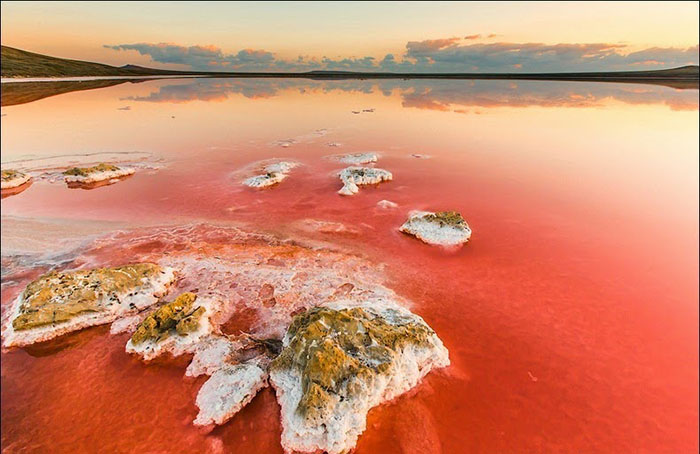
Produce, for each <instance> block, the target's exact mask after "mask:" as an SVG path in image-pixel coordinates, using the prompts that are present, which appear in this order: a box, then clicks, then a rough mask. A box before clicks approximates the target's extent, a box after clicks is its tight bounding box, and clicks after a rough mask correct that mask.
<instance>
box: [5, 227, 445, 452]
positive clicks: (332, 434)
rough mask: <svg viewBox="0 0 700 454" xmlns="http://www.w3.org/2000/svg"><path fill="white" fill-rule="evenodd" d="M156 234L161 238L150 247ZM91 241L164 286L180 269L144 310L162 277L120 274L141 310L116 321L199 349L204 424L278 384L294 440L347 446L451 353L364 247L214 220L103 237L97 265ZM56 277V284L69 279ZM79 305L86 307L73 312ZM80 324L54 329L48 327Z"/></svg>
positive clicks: (304, 448)
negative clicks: (310, 242)
mask: <svg viewBox="0 0 700 454" xmlns="http://www.w3.org/2000/svg"><path fill="white" fill-rule="evenodd" d="M153 244H159V247H158V248H157V249H156V250H150V249H149V245H153ZM96 251H99V254H100V255H102V254H106V256H110V257H114V256H118V255H120V254H121V255H123V256H129V257H132V258H137V259H138V260H139V261H143V262H157V263H158V265H154V264H150V263H148V264H144V265H143V266H144V268H143V269H142V270H140V272H141V273H148V271H147V270H148V269H151V268H153V269H154V270H155V269H156V268H155V267H157V269H159V270H163V271H164V272H165V274H163V276H164V278H163V279H162V282H160V287H159V289H158V290H163V291H164V290H165V289H166V288H167V285H169V284H170V282H172V280H173V279H174V276H175V272H174V271H173V270H177V276H178V282H177V284H176V290H175V291H173V292H171V293H176V294H177V295H178V296H177V297H175V298H169V301H170V302H167V303H163V304H161V305H160V306H159V307H157V308H156V309H150V310H144V311H142V312H141V313H138V314H137V313H135V312H136V310H138V309H141V308H144V307H148V306H150V305H151V304H152V303H153V302H154V300H155V299H156V298H155V297H154V295H155V294H156V293H160V292H155V291H153V290H152V291H150V292H149V291H146V290H145V288H143V287H146V286H147V285H148V284H147V282H148V283H150V286H151V287H153V288H154V289H155V280H154V279H151V280H144V279H142V280H141V282H142V286H143V287H139V289H140V290H138V291H136V294H133V292H134V291H135V290H133V289H131V290H124V289H123V288H122V287H121V286H120V287H119V289H120V290H124V291H125V292H126V294H125V295H124V297H123V298H122V302H121V303H120V305H123V304H127V305H129V307H131V304H132V303H133V305H134V306H135V307H136V308H137V309H136V310H134V311H131V310H130V311H125V312H124V313H122V314H121V315H123V316H125V317H124V318H122V319H120V320H118V321H117V322H115V323H114V324H113V326H112V332H114V333H117V332H130V333H131V338H130V339H129V341H128V342H127V344H126V350H127V351H128V352H130V353H132V354H136V355H140V356H141V357H143V358H144V359H145V360H151V359H154V358H156V357H158V356H160V355H164V354H168V355H173V356H178V355H182V354H191V355H192V360H191V362H190V364H189V365H188V367H187V370H186V372H185V375H187V376H191V377H197V376H200V375H208V376H209V378H208V380H207V381H206V382H205V383H204V384H203V385H202V387H201V388H200V390H199V392H198V394H197V397H196V405H197V407H198V408H199V413H198V414H197V416H196V418H195V419H194V421H193V423H194V424H195V425H199V426H212V425H216V424H223V423H225V422H226V421H227V420H229V419H230V418H231V417H233V416H234V415H235V414H236V413H237V412H238V411H239V410H240V409H241V408H243V407H244V406H245V405H246V404H247V403H248V402H250V401H251V400H252V399H253V397H254V396H255V395H256V393H257V392H258V391H259V390H260V389H262V388H264V387H266V386H268V384H272V386H273V387H274V388H275V391H276V394H277V399H278V402H279V403H280V406H281V408H282V413H281V414H282V425H283V434H282V446H283V448H284V449H285V451H286V452H288V453H292V452H309V453H312V452H319V451H326V452H328V453H330V454H335V453H341V452H347V451H348V450H350V449H352V448H353V446H354V445H355V444H356V442H357V438H358V436H359V435H360V434H361V433H362V432H363V431H364V429H365V425H366V415H367V412H368V411H369V409H370V408H372V407H373V406H376V405H379V404H381V403H382V402H385V401H387V400H390V399H393V398H394V397H396V396H398V395H400V394H402V393H404V392H405V391H407V390H409V389H411V388H412V387H414V386H416V385H417V384H418V383H419V381H420V380H421V378H422V377H424V376H425V375H426V374H427V373H428V372H429V371H430V370H432V369H434V368H438V367H444V366H447V365H448V364H449V359H448V352H447V349H446V348H445V347H444V346H443V344H442V342H441V341H440V339H439V338H438V337H437V335H436V334H435V333H434V332H433V330H432V329H431V328H430V327H429V326H428V325H427V324H426V323H425V322H424V321H423V319H422V318H420V317H419V316H417V315H415V314H413V313H411V312H410V311H409V310H408V308H407V307H408V306H409V305H410V302H408V301H406V300H403V299H402V298H401V297H399V296H398V295H396V294H395V293H394V292H393V291H391V290H390V289H388V288H386V287H384V286H383V285H382V283H381V282H382V281H383V276H382V273H381V267H379V266H377V265H375V264H373V263H370V262H368V261H366V260H364V259H362V258H359V257H356V256H352V255H349V254H345V253H341V252H337V251H333V250H329V249H325V248H320V247H315V248H311V247H307V246H303V245H300V244H298V243H295V242H293V241H289V240H280V239H277V238H274V237H271V236H267V235H260V234H254V233H247V232H244V231H241V230H239V229H234V228H224V227H213V226H206V225H190V226H183V227H164V228H155V229H154V228H151V229H143V230H137V231H132V232H121V233H118V234H116V235H114V236H112V237H106V238H103V239H99V240H96V241H95V242H94V243H93V246H92V249H90V248H88V249H87V250H85V251H84V252H83V260H84V262H85V263H90V257H93V255H94V254H95V253H96ZM133 266H137V265H133ZM103 270H119V268H114V269H99V270H94V271H87V272H85V271H83V272H82V273H88V275H90V273H92V274H95V273H97V274H100V275H103V274H104V271H103ZM123 271H124V270H121V271H119V272H123ZM134 271H135V270H134ZM114 272H117V271H114ZM54 274H61V273H54ZM63 274H65V273H63ZM127 274H129V273H127ZM136 274H139V273H136ZM166 274H167V276H166ZM49 275H52V273H50V274H49ZM52 279H53V278H52ZM57 279H59V281H60V278H57ZM74 279H76V280H77V281H76V283H75V284H74V285H73V291H74V292H75V291H76V290H78V291H79V292H88V289H90V288H91V283H92V284H94V282H95V278H92V279H86V278H83V277H82V275H81V277H80V278H78V277H77V276H76V277H74ZM115 279H116V276H115ZM41 280H42V278H40V279H39V280H38V281H41ZM102 280H105V279H102ZM127 281H129V282H132V281H133V279H127ZM145 281H147V282H145ZM51 282H52V284H51V286H49V287H48V288H53V287H55V286H56V285H58V284H60V282H59V283H56V282H55V281H53V280H52V281H51ZM102 285H104V284H102ZM36 286H37V284H36V282H35V283H32V284H30V285H29V286H28V287H27V290H25V293H27V294H28V295H30V294H33V293H32V291H31V290H30V288H34V287H36ZM39 287H41V288H47V287H46V286H45V285H43V286H39ZM61 288H62V287H61ZM110 288H111V287H110ZM99 294H100V295H103V294H105V295H108V294H107V293H105V291H101V293H99ZM120 295H121V293H120ZM45 298H50V297H49V296H48V294H47V295H45ZM105 298H106V297H101V298H95V299H96V300H98V301H100V302H103V301H107V300H109V298H106V299H105ZM50 300H51V301H52V300H53V299H50ZM20 301H22V300H20ZM95 304H96V303H95ZM18 307H19V306H18ZM91 307H92V306H91ZM107 307H110V308H111V307H112V306H107ZM251 311H253V312H254V313H255V315H256V316H255V317H254V320H253V321H251V322H250V323H249V324H248V326H246V328H245V330H246V332H245V333H244V332H242V329H241V330H239V331H238V332H236V330H234V331H233V332H231V330H230V329H224V327H225V326H226V324H227V323H230V322H231V321H234V322H236V321H237V320H238V318H239V317H240V316H241V314H243V313H247V312H251ZM18 313H19V312H18ZM23 313H24V312H23ZM88 314H92V312H89V313H88ZM98 314H99V312H98ZM77 317H82V313H78V314H77V315H75V316H74V318H71V319H70V320H74V319H75V318H77ZM14 318H15V319H16V317H14ZM114 318H116V317H112V318H111V319H112V320H113V319H114ZM91 324H95V323H86V324H83V325H81V326H80V327H82V326H89V325H91ZM60 326H61V324H60V323H56V324H52V325H46V327H48V328H49V330H51V329H59V327H60ZM78 327H79V326H78V325H76V327H75V328H74V329H78ZM41 328H42V327H37V328H31V329H41ZM71 330H72V329H70V330H61V331H47V332H50V333H51V334H50V336H47V337H45V338H50V337H54V336H56V335H59V334H62V333H64V332H68V331H71ZM28 331H29V330H27V332H28ZM27 343H29V342H27ZM27 343H21V344H18V343H11V344H10V345H26V344H27Z"/></svg>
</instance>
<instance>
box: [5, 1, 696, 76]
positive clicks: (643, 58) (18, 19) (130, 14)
mask: <svg viewBox="0 0 700 454" xmlns="http://www.w3.org/2000/svg"><path fill="white" fill-rule="evenodd" d="M698 13H699V10H698V3H697V2H677V3H672V2H664V3H662V2H659V3H654V2H640V3H627V2H620V3H617V2H598V3H577V2H571V3H563V2H562V3H547V2H534V3H509V2H503V3H439V2H431V3H364V2H363V3H351V2H346V3H306V2H294V3H293V2H284V3H220V2H212V3H184V2H183V3H179V2H172V3H171V2H162V3H157V2H128V3H127V2H125V3H117V2H55V3H50V2H47V3H43V2H2V44H3V45H7V46H12V47H17V48H20V49H25V50H29V51H33V52H38V53H42V54H48V55H53V56H59V57H64V58H72V59H81V60H89V61H97V62H102V63H107V64H112V65H123V64H127V63H131V64H138V65H145V66H151V67H158V68H172V69H200V70H201V69H207V70H243V71H245V70H270V71H296V70H300V71H301V70H312V69H339V70H382V71H399V70H400V71H416V72H420V71H422V72H425V71H445V72H458V71H513V72H517V71H521V72H528V71H529V72H532V71H579V70H584V71H585V70H621V69H659V68H667V67H675V66H682V65H686V64H698Z"/></svg>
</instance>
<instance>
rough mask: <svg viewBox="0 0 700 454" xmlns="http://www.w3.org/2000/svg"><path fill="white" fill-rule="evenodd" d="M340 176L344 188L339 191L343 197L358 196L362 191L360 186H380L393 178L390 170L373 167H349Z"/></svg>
mask: <svg viewBox="0 0 700 454" xmlns="http://www.w3.org/2000/svg"><path fill="white" fill-rule="evenodd" d="M338 176H339V177H340V181H342V182H343V187H342V188H341V189H340V190H339V191H338V194H341V195H353V194H357V192H358V191H359V190H360V188H359V187H358V185H366V184H378V183H381V182H382V181H391V179H392V178H393V176H392V175H391V172H389V171H388V170H384V169H377V168H373V167H347V168H345V169H343V170H342V171H341V172H340V174H339V175H338Z"/></svg>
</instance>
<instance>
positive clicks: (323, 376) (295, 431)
mask: <svg viewBox="0 0 700 454" xmlns="http://www.w3.org/2000/svg"><path fill="white" fill-rule="evenodd" d="M283 346H284V348H283V350H282V353H281V354H280V355H279V356H278V357H277V358H276V359H275V360H273V362H272V363H271V366H270V382H271V383H272V385H273V386H274V388H275V390H276V394H277V401H278V402H279V404H280V406H281V415H282V446H283V447H284V449H285V451H287V452H320V451H323V452H328V453H329V454H336V453H344V452H348V451H349V450H351V449H352V448H353V447H354V446H355V444H356V442H357V438H358V436H359V435H360V434H361V433H362V432H363V431H364V430H365V427H366V418H367V412H368V411H369V409H370V408H372V407H374V406H376V405H379V404H380V403H382V402H384V401H387V400H390V399H393V398H394V397H396V396H398V395H400V394H402V393H404V392H406V391H408V390H409V389H411V388H413V387H414V386H415V385H416V384H418V382H419V381H420V380H421V379H422V378H423V377H424V376H425V375H426V374H427V373H428V372H429V371H430V370H431V369H433V368H437V367H445V366H447V365H449V358H448V352H447V349H446V348H445V347H444V346H443V344H442V342H441V341H440V339H439V338H438V337H437V335H436V334H435V332H434V331H433V330H432V329H431V328H430V327H429V326H428V325H427V324H426V323H425V322H424V321H423V319H422V318H420V317H418V316H417V315H414V314H412V313H411V312H409V311H408V310H406V309H403V308H401V307H399V306H395V305H392V304H390V303H389V304H385V305H381V304H376V303H375V302H373V301H372V302H367V303H366V304H365V305H363V304H362V303H358V302H357V301H352V300H345V301H336V302H335V303H332V304H330V305H328V306H327V307H317V308H313V309H310V310H308V311H306V312H305V313H303V314H300V315H298V316H297V317H295V318H294V320H293V322H292V324H291V325H290V327H289V329H288V331H287V334H286V335H285V337H284V340H283Z"/></svg>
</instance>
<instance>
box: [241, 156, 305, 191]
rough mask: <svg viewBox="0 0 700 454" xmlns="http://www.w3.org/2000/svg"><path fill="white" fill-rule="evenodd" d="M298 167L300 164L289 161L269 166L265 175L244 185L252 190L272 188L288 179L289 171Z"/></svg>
mask: <svg viewBox="0 0 700 454" xmlns="http://www.w3.org/2000/svg"><path fill="white" fill-rule="evenodd" d="M297 165H298V164H297V163H295V162H287V161H281V162H276V163H274V164H269V165H267V166H265V167H264V169H263V171H264V172H265V173H264V174H262V175H256V176H254V177H251V178H248V179H247V180H245V181H244V182H243V184H245V185H246V186H250V187H251V188H265V187H268V186H272V185H274V184H277V183H280V182H281V181H282V180H284V179H285V178H287V175H288V174H289V171H290V170H292V169H293V168H295V167H296V166H297Z"/></svg>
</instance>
